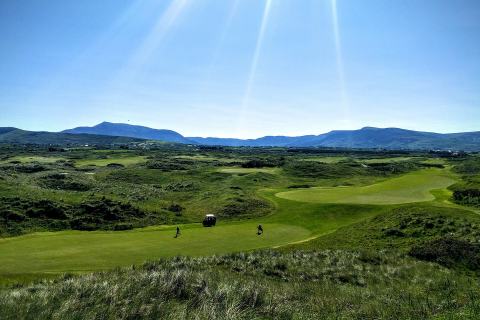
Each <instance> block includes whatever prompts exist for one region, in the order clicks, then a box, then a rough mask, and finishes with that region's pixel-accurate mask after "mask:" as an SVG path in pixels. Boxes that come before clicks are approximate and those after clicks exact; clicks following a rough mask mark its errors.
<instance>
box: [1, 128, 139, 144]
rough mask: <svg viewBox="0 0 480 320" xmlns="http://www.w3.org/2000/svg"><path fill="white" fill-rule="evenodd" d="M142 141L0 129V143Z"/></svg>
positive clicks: (116, 142) (110, 142)
mask: <svg viewBox="0 0 480 320" xmlns="http://www.w3.org/2000/svg"><path fill="white" fill-rule="evenodd" d="M142 141H145V140H142V139H135V138H129V137H115V136H104V135H92V134H69V133H58V132H37V131H25V130H21V129H17V128H1V127H0V143H17V144H38V145H86V144H89V145H112V144H127V143H133V142H142Z"/></svg>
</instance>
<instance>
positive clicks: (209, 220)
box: [203, 214, 217, 227]
mask: <svg viewBox="0 0 480 320" xmlns="http://www.w3.org/2000/svg"><path fill="white" fill-rule="evenodd" d="M216 223H217V218H216V217H215V215H213V214H207V215H206V216H205V219H203V226H204V227H214V226H215V224H216Z"/></svg>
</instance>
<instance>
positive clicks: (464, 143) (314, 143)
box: [188, 127, 480, 151]
mask: <svg viewBox="0 0 480 320" xmlns="http://www.w3.org/2000/svg"><path fill="white" fill-rule="evenodd" d="M188 139H190V140H193V141H195V142H197V143H198V144H205V145H225V146H251V147H257V146H270V147H333V148H368V149H378V148H382V149H399V150H402V149H411V150H417V149H421V150H430V149H440V150H465V151H480V132H465V133H450V134H440V133H433V132H421V131H412V130H405V129H399V128H372V127H365V128H362V129H360V130H336V131H331V132H328V133H324V134H320V135H307V136H299V137H285V136H267V137H262V138H258V139H247V140H241V139H222V138H198V137H192V138H188Z"/></svg>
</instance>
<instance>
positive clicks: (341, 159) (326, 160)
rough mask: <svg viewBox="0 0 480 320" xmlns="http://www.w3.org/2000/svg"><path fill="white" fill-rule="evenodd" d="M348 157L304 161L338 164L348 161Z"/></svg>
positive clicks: (311, 158) (307, 158)
mask: <svg viewBox="0 0 480 320" xmlns="http://www.w3.org/2000/svg"><path fill="white" fill-rule="evenodd" d="M347 159H348V157H306V158H304V159H302V161H315V162H322V163H338V162H340V161H344V160H347Z"/></svg>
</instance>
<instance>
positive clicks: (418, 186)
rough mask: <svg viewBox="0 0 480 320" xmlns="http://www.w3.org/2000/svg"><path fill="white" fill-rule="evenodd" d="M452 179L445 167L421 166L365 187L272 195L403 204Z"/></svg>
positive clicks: (429, 197) (418, 199) (428, 197)
mask: <svg viewBox="0 0 480 320" xmlns="http://www.w3.org/2000/svg"><path fill="white" fill-rule="evenodd" d="M454 182H455V180H454V179H453V177H451V176H450V175H449V174H448V173H446V171H445V170H442V169H425V170H421V171H417V172H413V173H409V174H406V175H403V176H401V177H398V178H393V179H388V180H386V181H383V182H380V183H376V184H372V185H368V186H361V187H335V188H323V187H322V188H310V189H301V190H294V191H287V192H280V193H277V194H276V196H277V197H279V198H283V199H288V200H294V201H300V202H311V203H356V204H374V205H389V204H403V203H411V202H422V201H431V200H434V199H435V197H434V196H433V195H432V194H431V191H432V190H435V189H443V188H446V187H448V186H450V185H452V184H453V183H454Z"/></svg>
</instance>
